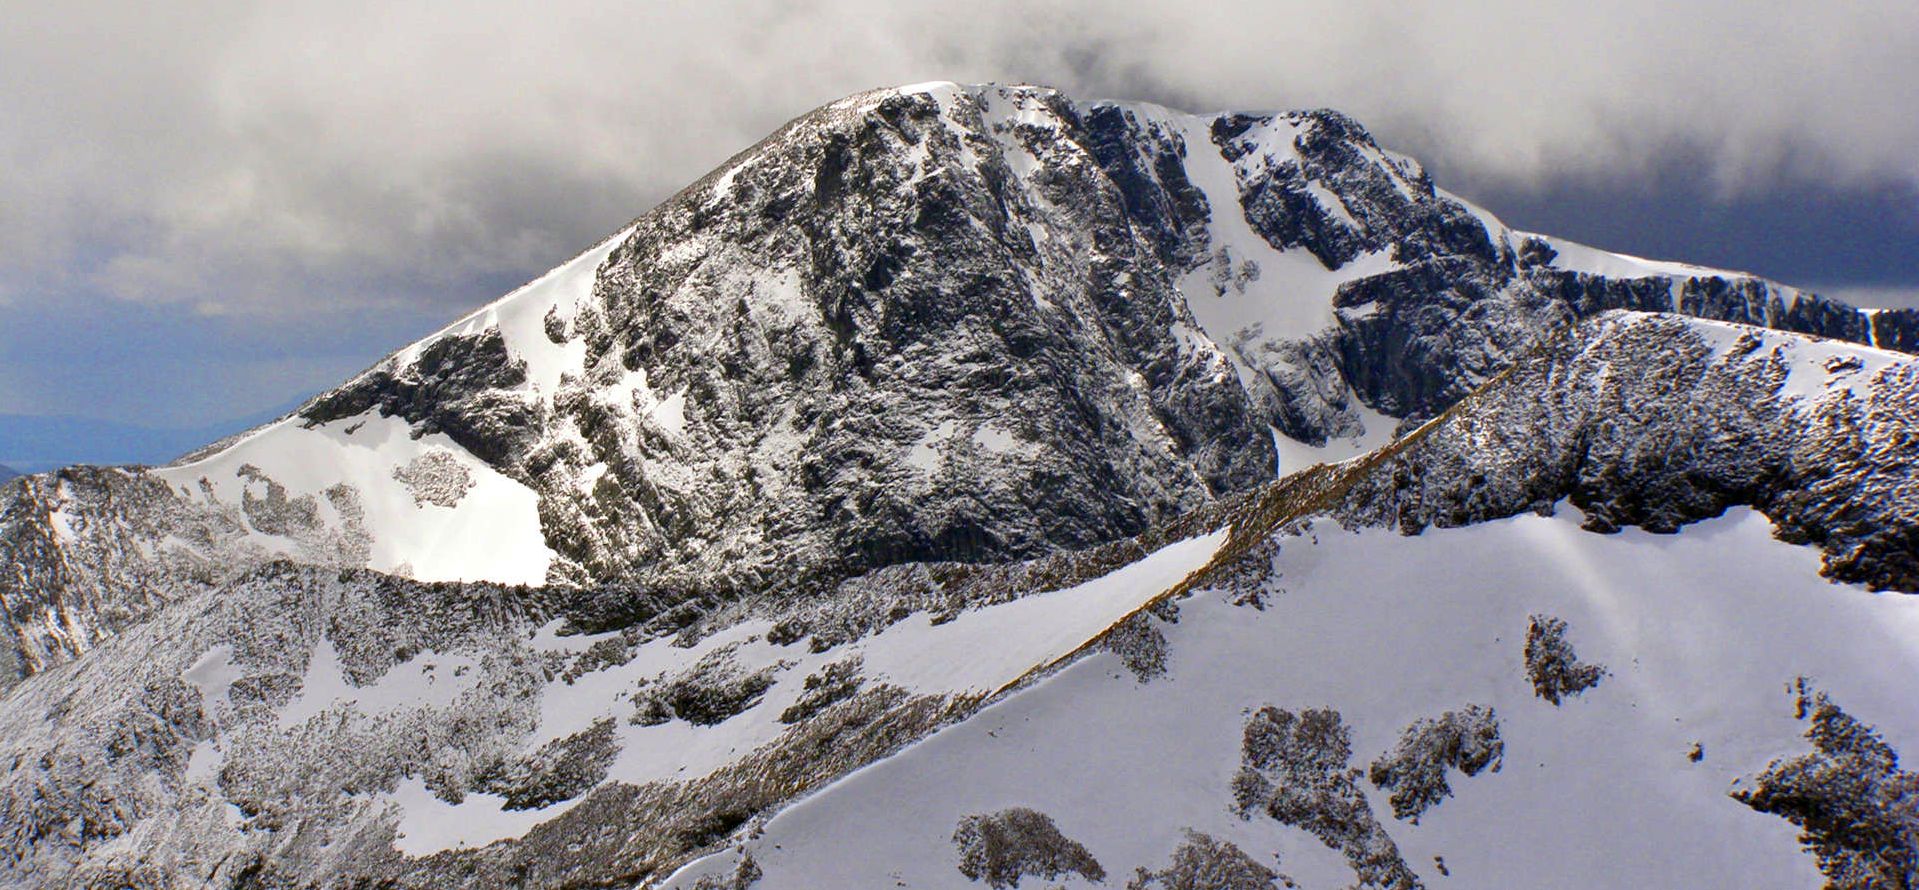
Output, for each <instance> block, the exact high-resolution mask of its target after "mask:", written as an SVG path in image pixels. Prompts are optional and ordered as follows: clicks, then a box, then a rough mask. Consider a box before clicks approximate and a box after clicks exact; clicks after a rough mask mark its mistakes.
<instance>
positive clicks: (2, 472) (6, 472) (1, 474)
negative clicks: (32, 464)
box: [0, 465, 20, 482]
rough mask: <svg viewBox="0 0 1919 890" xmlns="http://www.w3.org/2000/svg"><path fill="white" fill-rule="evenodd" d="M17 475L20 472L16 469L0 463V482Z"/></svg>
mask: <svg viewBox="0 0 1919 890" xmlns="http://www.w3.org/2000/svg"><path fill="white" fill-rule="evenodd" d="M18 475H20V472H19V471H18V470H15V469H13V468H12V467H9V466H5V465H0V482H4V481H6V480H8V479H12V478H13V477H15V476H18Z"/></svg>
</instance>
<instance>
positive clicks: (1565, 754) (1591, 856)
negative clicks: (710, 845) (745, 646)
mask: <svg viewBox="0 0 1919 890" xmlns="http://www.w3.org/2000/svg"><path fill="white" fill-rule="evenodd" d="M1578 523H1579V517H1578V516H1577V514H1576V511H1574V510H1571V509H1570V508H1566V507H1562V508H1561V512H1560V514H1559V515H1558V516H1555V517H1550V518H1547V517H1540V516H1535V515H1531V514H1527V515H1522V516H1520V517H1517V518H1514V519H1509V520H1503V521H1498V522H1492V523H1486V524H1483V525H1478V526H1472V527H1467V528H1459V529H1447V530H1434V531H1429V532H1427V533H1425V534H1422V535H1419V536H1416V537H1402V536H1400V535H1398V534H1395V533H1392V532H1387V531H1375V530H1368V531H1363V532H1359V533H1352V532H1347V531H1343V530H1341V529H1339V528H1338V527H1337V526H1335V525H1333V524H1332V523H1329V522H1321V523H1319V524H1318V525H1316V526H1314V527H1313V528H1312V529H1311V530H1310V531H1309V532H1307V533H1306V534H1304V535H1301V536H1297V537H1289V538H1287V539H1285V540H1284V542H1283V547H1282V550H1281V553H1280V555H1279V557H1278V560H1277V563H1276V565H1277V568H1278V571H1279V574H1278V576H1277V578H1276V580H1275V581H1273V582H1271V583H1270V584H1269V589H1270V590H1271V593H1272V598H1271V602H1270V604H1269V605H1268V607H1267V609H1266V610H1264V611H1256V610H1254V609H1251V608H1249V607H1244V606H1233V605H1230V604H1228V603H1227V602H1225V601H1224V600H1223V599H1222V597H1221V596H1220V595H1219V594H1218V593H1217V592H1201V593H1199V594H1197V595H1196V596H1194V597H1193V598H1190V599H1188V600H1186V601H1185V602H1184V603H1183V604H1182V605H1183V608H1182V617H1181V619H1180V621H1179V623H1178V624H1177V625H1162V630H1163V631H1164V632H1165V633H1166V635H1167V637H1168V639H1169V641H1170V644H1171V649H1170V656H1169V667H1170V670H1171V673H1170V674H1169V675H1168V676H1166V677H1163V678H1161V679H1157V680H1154V681H1152V682H1150V683H1147V684H1143V685H1142V684H1140V683H1138V682H1137V681H1136V680H1135V679H1134V678H1133V676H1132V675H1130V674H1129V673H1127V672H1126V671H1124V670H1123V669H1122V668H1121V667H1120V665H1119V662H1118V661H1117V659H1116V658H1115V657H1114V656H1111V655H1106V654H1101V655H1097V656H1093V657H1090V658H1087V659H1085V660H1083V661H1080V662H1078V663H1075V664H1074V665H1072V666H1071V667H1069V668H1067V669H1065V670H1063V671H1061V672H1060V673H1058V674H1056V675H1054V676H1053V677H1051V678H1049V679H1047V680H1046V681H1044V682H1042V683H1040V684H1039V685H1037V686H1035V687H1033V688H1030V689H1028V690H1025V691H1022V692H1020V693H1019V694H1017V695H1015V696H1013V697H1011V698H1009V699H1007V700H1005V701H1003V702H1001V703H999V704H997V705H995V706H993V707H991V708H988V709H986V710H985V711H982V712H980V713H979V714H977V715H975V716H974V717H972V718H971V719H969V720H967V721H966V722H964V723H962V724H959V725H957V726H954V727H951V728H949V729H947V730H945V731H943V732H941V733H939V734H937V735H935V736H933V737H932V738H930V739H928V740H926V741H924V742H922V743H920V744H918V745H916V746H914V747H912V748H910V749H908V750H907V751H906V752H904V753H902V754H901V755H899V756H896V757H894V758H891V759H889V760H886V761H883V762H880V763H878V764H875V765H873V766H870V767H868V768H866V769H864V770H862V771H860V772H858V773H855V774H854V775H852V776H849V777H848V778H846V779H844V780H842V781H841V782H839V783H837V784H835V785H833V786H830V787H828V788H827V789H826V790H824V791H822V792H821V793H819V794H817V795H816V796H814V797H812V798H810V799H807V800H805V801H803V802H801V803H799V804H797V805H795V806H793V807H791V808H789V809H788V810H786V811H784V812H783V813H781V814H780V815H778V816H777V817H775V818H774V819H772V820H771V821H770V822H769V823H768V825H767V826H766V832H765V834H764V836H762V837H759V838H757V839H754V840H751V841H748V842H747V843H746V847H747V849H748V850H750V852H751V853H752V855H753V856H754V857H755V859H756V860H757V862H758V863H759V865H760V866H761V867H762V868H763V869H764V870H765V877H764V878H763V879H762V881H761V882H760V883H759V884H756V885H755V887H756V888H764V890H782V888H814V887H911V888H931V887H951V888H962V887H975V886H978V885H974V884H971V883H969V882H968V881H967V879H966V878H965V877H963V876H962V875H961V874H960V872H959V871H958V868H957V865H958V857H957V853H956V852H955V850H954V848H953V845H952V842H951V837H952V834H953V830H954V827H955V825H956V824H957V823H958V822H959V820H960V819H961V818H962V817H964V816H966V815H969V814H974V813H983V812H991V811H996V810H1000V809H1003V808H1006V807H1012V806H1027V807H1032V808H1034V809H1037V810H1040V811H1041V812H1044V813H1046V814H1048V815H1050V816H1052V817H1053V818H1054V819H1055V820H1056V821H1057V823H1058V825H1059V827H1060V830H1061V831H1062V832H1063V833H1064V834H1065V835H1066V836H1067V837H1069V838H1072V839H1074V840H1077V841H1080V842H1081V843H1084V844H1085V845H1086V847H1087V848H1088V849H1089V850H1090V851H1091V852H1092V853H1093V855H1094V856H1095V857H1096V858H1098V860H1099V861H1100V862H1101V863H1102V864H1103V865H1104V866H1105V868H1106V871H1107V874H1108V875H1109V878H1108V881H1109V886H1110V885H1112V884H1113V883H1117V881H1116V880H1115V877H1112V876H1117V879H1118V880H1119V881H1123V880H1124V877H1123V876H1125V875H1127V874H1130V873H1131V871H1132V869H1133V868H1134V867H1135V866H1142V865H1143V866H1147V867H1149V868H1159V867H1163V866H1164V865H1165V863H1166V862H1167V861H1168V860H1169V858H1170V856H1171V853H1172V851H1173V849H1174V847H1175V846H1176V845H1177V844H1178V843H1179V841H1180V839H1181V830H1182V829H1185V828H1189V827H1190V828H1194V829H1198V830H1200V831H1205V832H1208V833H1211V834H1213V835H1215V836H1217V837H1220V838H1222V839H1226V840H1230V841H1232V842H1234V843H1236V844H1238V845H1239V846H1240V847H1242V848H1243V849H1245V850H1246V851H1247V852H1248V853H1249V854H1251V855H1252V856H1253V857H1254V858H1255V859H1259V860H1261V861H1264V862H1269V863H1270V862H1271V861H1272V858H1271V857H1272V856H1273V855H1274V854H1277V855H1278V856H1279V866H1278V868H1279V870H1280V871H1281V872H1285V873H1288V874H1290V875H1292V876H1293V877H1294V878H1296V879H1298V880H1299V881H1300V885H1301V886H1303V887H1307V888H1330V887H1339V886H1347V885H1349V884H1350V883H1351V882H1352V881H1353V880H1354V878H1353V874H1352V872H1351V870H1350V869H1349V868H1348V867H1347V866H1346V864H1345V862H1344V861H1343V860H1342V859H1341V858H1340V857H1339V856H1338V855H1336V854H1335V853H1334V852H1333V851H1331V850H1329V849H1328V848H1327V847H1325V846H1324V845H1322V844H1321V843H1320V842H1319V841H1318V840H1317V839H1315V838H1314V837H1312V836H1311V835H1308V834H1307V833H1305V832H1304V831H1302V830H1299V829H1296V828H1290V827H1286V826H1283V825H1280V824H1279V823H1277V822H1275V821H1273V820H1272V819H1270V818H1268V817H1266V816H1264V815H1258V816H1255V817H1254V818H1253V819H1252V820H1250V821H1242V820H1241V819H1239V818H1238V817H1237V816H1235V815H1234V814H1233V813H1232V812H1231V809H1230V808H1231V804H1232V794H1231V791H1230V788H1229V785H1228V783H1229V781H1230V780H1231V779H1232V777H1233V774H1234V772H1235V771H1236V770H1237V769H1238V767H1239V764H1240V741H1241V730H1242V728H1243V725H1244V722H1245V719H1246V716H1247V713H1248V710H1249V709H1254V708H1258V707H1260V706H1262V705H1266V704H1269V703H1270V704H1273V705H1276V706H1278V707H1281V708H1286V709H1289V710H1295V711H1297V710H1299V709H1302V708H1311V707H1321V706H1331V707H1333V708H1336V709H1338V710H1339V711H1340V712H1341V714H1342V715H1343V717H1344V720H1345V722H1346V724H1347V725H1348V726H1349V727H1350V728H1351V729H1352V731H1353V742H1354V745H1353V766H1355V767H1357V768H1361V769H1364V768H1365V767H1366V765H1367V764H1368V763H1370V762H1371V760H1372V759H1373V758H1375V757H1377V756H1378V755H1380V754H1382V753H1384V752H1386V751H1387V750H1388V749H1389V748H1390V747H1391V746H1392V745H1393V743H1394V742H1395V741H1396V739H1397V737H1398V734H1399V732H1400V731H1401V729H1402V728H1404V727H1406V726H1407V725H1408V724H1411V723H1413V722H1414V721H1416V720H1419V719H1421V718H1426V717H1433V716H1437V715H1438V714H1440V713H1441V712H1444V711H1447V710H1453V709H1458V708H1461V707H1463V706H1465V705H1468V704H1481V705H1488V706H1491V707H1493V708H1494V709H1495V711H1496V713H1497V716H1498V719H1499V721H1500V724H1501V726H1500V729H1501V735H1502V737H1503V739H1504V741H1505V759H1504V766H1503V769H1501V770H1500V771H1499V772H1496V773H1494V772H1485V773H1481V774H1480V775H1479V776H1477V777H1473V778H1467V777H1464V776H1462V775H1460V774H1459V773H1458V772H1452V773H1451V774H1450V781H1451V784H1452V787H1453V790H1454V797H1452V798H1449V799H1446V800H1445V801H1443V802H1442V803H1440V804H1439V805H1438V806H1437V807H1436V808H1435V809H1432V810H1429V811H1428V812H1427V813H1426V814H1425V815H1424V817H1423V818H1422V819H1421V820H1420V823H1419V824H1418V825H1417V826H1414V825H1412V824H1410V823H1408V822H1404V821H1398V820H1395V819H1393V818H1392V808H1391V806H1390V804H1389V803H1388V801H1387V797H1386V795H1385V794H1384V793H1381V792H1379V791H1378V790H1377V789H1375V788H1373V787H1372V786H1371V785H1370V784H1365V785H1364V787H1365V788H1366V791H1367V794H1368V797H1369V799H1370V802H1371V806H1372V808H1373V812H1374V814H1375V815H1376V816H1377V817H1378V818H1379V819H1380V821H1381V823H1382V824H1383V825H1385V826H1386V828H1387V830H1388V831H1389V832H1390V833H1391V834H1392V836H1393V838H1394V839H1395V840H1396V841H1397V843H1398V845H1399V848H1400V851H1401V853H1402V854H1403V856H1404V858H1405V861H1406V862H1407V864H1408V865H1410V866H1411V867H1412V868H1413V869H1414V870H1416V871H1417V872H1418V873H1419V874H1420V875H1421V877H1422V879H1423V880H1424V881H1425V883H1426V884H1427V886H1429V887H1446V886H1460V887H1539V888H1576V887H1593V888H1616V887H1800V888H1804V887H1815V886H1819V885H1820V883H1821V881H1822V878H1821V876H1820V875H1819V873H1818V871H1817V869H1816V868H1815V864H1814V860H1813V857H1812V856H1811V855H1810V854H1807V853H1804V852H1802V851H1801V850H1800V848H1799V845H1798V843H1797V841H1796V839H1795V835H1796V832H1795V830H1794V829H1793V827H1792V826H1791V825H1789V824H1788V823H1787V822H1785V821H1784V820H1781V819H1778V818H1776V817H1773V816H1768V815H1762V814H1759V813H1757V812H1754V811H1752V810H1750V809H1748V808H1746V807H1745V806H1743V805H1741V804H1739V803H1737V802H1736V801H1734V800H1732V799H1731V798H1730V797H1728V796H1727V792H1728V791H1730V790H1732V788H1733V787H1734V783H1735V781H1736V780H1738V779H1739V778H1740V777H1742V776H1749V775H1752V774H1754V773H1756V772H1757V771H1759V770H1760V769H1762V768H1764V767H1765V766H1766V764H1767V763H1768V762H1769V761H1770V760H1772V759H1773V758H1775V757H1780V756H1784V755H1790V754H1796V753H1799V752H1802V751H1804V750H1807V748H1808V744H1807V743H1806V742H1805V740H1804V739H1803V738H1802V737H1801V735H1800V734H1801V732H1802V731H1803V730H1804V729H1805V724H1803V723H1800V722H1798V721H1796V720H1794V719H1793V716H1792V700H1791V697H1790V696H1789V695H1788V693H1787V691H1786V685H1787V684H1788V683H1789V682H1791V681H1792V680H1793V679H1794V678H1795V677H1797V676H1800V675H1805V676H1808V677H1810V678H1812V679H1813V680H1814V681H1815V682H1816V683H1817V684H1818V686H1819V688H1820V689H1822V690H1824V691H1827V692H1829V693H1831V695H1832V696H1833V698H1834V700H1835V701H1837V702H1839V703H1840V704H1841V705H1842V706H1844V707H1845V708H1846V709H1847V710H1848V712H1849V713H1852V714H1854V715H1856V716H1858V717H1859V718H1860V719H1863V720H1866V721H1868V722H1871V723H1874V724H1876V725H1877V726H1878V727H1879V728H1880V730H1882V731H1883V732H1884V733H1885V736H1886V738H1887V740H1888V741H1889V742H1890V743H1891V744H1893V745H1894V746H1895V747H1898V748H1903V749H1904V750H1906V751H1908V752H1910V751H1913V750H1915V746H1919V699H1915V698H1914V697H1913V696H1912V695H1911V691H1910V689H1908V688H1906V684H1902V683H1898V682H1888V678H1892V677H1910V676H1913V675H1915V673H1919V599H1914V598H1909V597H1902V596H1896V595H1875V594H1870V593H1866V592H1864V591H1861V590H1859V589H1856V588H1850V587H1843V586H1836V585H1832V584H1829V583H1828V582H1826V581H1824V580H1822V579H1821V578H1820V577H1819V576H1818V554H1817V553H1816V552H1815V551H1814V550H1812V549H1810V548H1804V547H1795V546H1792V545H1788V544H1784V543H1781V542H1779V541H1776V540H1774V539H1773V538H1772V537H1771V531H1772V529H1771V525H1770V523H1768V522H1767V520H1766V519H1765V518H1764V517H1763V516H1760V515H1759V514H1756V513H1754V512H1751V511H1749V510H1744V509H1741V510H1736V511H1734V512H1732V513H1730V514H1728V515H1727V516H1725V517H1722V518H1720V519H1715V520H1711V521H1708V522H1704V523H1700V524H1698V525H1695V526H1693V527H1690V528H1688V529H1687V530H1686V531H1685V533H1683V534H1679V535H1654V534H1648V533H1644V532H1640V531H1636V530H1628V531H1625V532H1623V533H1620V534H1617V535H1596V534H1591V533H1588V532H1585V531H1582V530H1580V528H1579V524H1578ZM1535 613H1544V614H1549V615H1554V616H1557V617H1560V618H1562V619H1564V620H1566V621H1567V622H1568V623H1569V628H1570V629H1569V638H1570V639H1571V641H1572V643H1573V644H1574V646H1575V647H1576V649H1577V650H1578V654H1579V657H1580V658H1581V660H1583V661H1587V662H1598V663H1601V664H1603V665H1605V666H1606V667H1607V668H1608V669H1609V670H1610V672H1611V673H1610V675H1609V676H1607V677H1606V678H1605V679H1604V680H1603V681H1602V682H1601V683H1600V684H1599V685H1598V686H1597V687H1595V688H1593V689H1591V690H1588V691H1586V692H1585V693H1584V694H1583V695H1580V696H1578V697H1575V698H1570V699H1568V700H1566V701H1565V703H1564V704H1563V706H1561V707H1554V706H1552V705H1550V704H1548V703H1546V702H1545V701H1542V700H1540V699H1539V698H1537V697H1535V696H1534V693H1533V689H1532V687H1531V686H1530V684H1529V682H1528V680H1527V677H1526V673H1525V669H1524V666H1523V660H1522V651H1523V646H1524V640H1525V636H1526V628H1527V621H1528V616H1530V615H1532V614H1535ZM1694 743H1698V744H1700V745H1701V746H1702V748H1703V752H1704V758H1703V759H1702V760H1701V761H1699V762H1697V763H1695V762H1692V761H1690V760H1689V759H1688V757H1687V753H1688V751H1689V750H1690V749H1691V747H1692V745H1693V744H1694ZM735 855H736V854H734V853H732V852H730V851H729V852H726V853H721V854H717V855H715V856H712V857H709V858H708V859H705V860H702V861H700V862H697V863H694V864H693V865H691V866H689V867H688V868H686V869H684V870H682V872H681V873H680V874H678V875H676V876H675V879H674V880H673V881H672V882H671V885H672V886H678V887H688V886H691V885H692V883H693V881H694V880H696V879H697V878H698V877H699V876H700V875H703V874H708V873H718V872H724V871H726V870H728V869H730V868H731V867H732V864H733V861H734V857H735ZM1435 856H1443V857H1444V858H1445V863H1446V867H1447V869H1448V870H1449V871H1450V872H1451V877H1442V876H1441V875H1440V874H1439V872H1438V870H1437V868H1436V867H1435V864H1434V863H1435V860H1434V857H1435ZM1062 883H1063V884H1064V886H1068V887H1077V886H1087V885H1086V884H1085V883H1084V882H1083V881H1079V879H1077V878H1074V879H1073V880H1069V881H1065V882H1062ZM1048 886H1051V884H1050V883H1049V884H1048Z"/></svg>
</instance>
